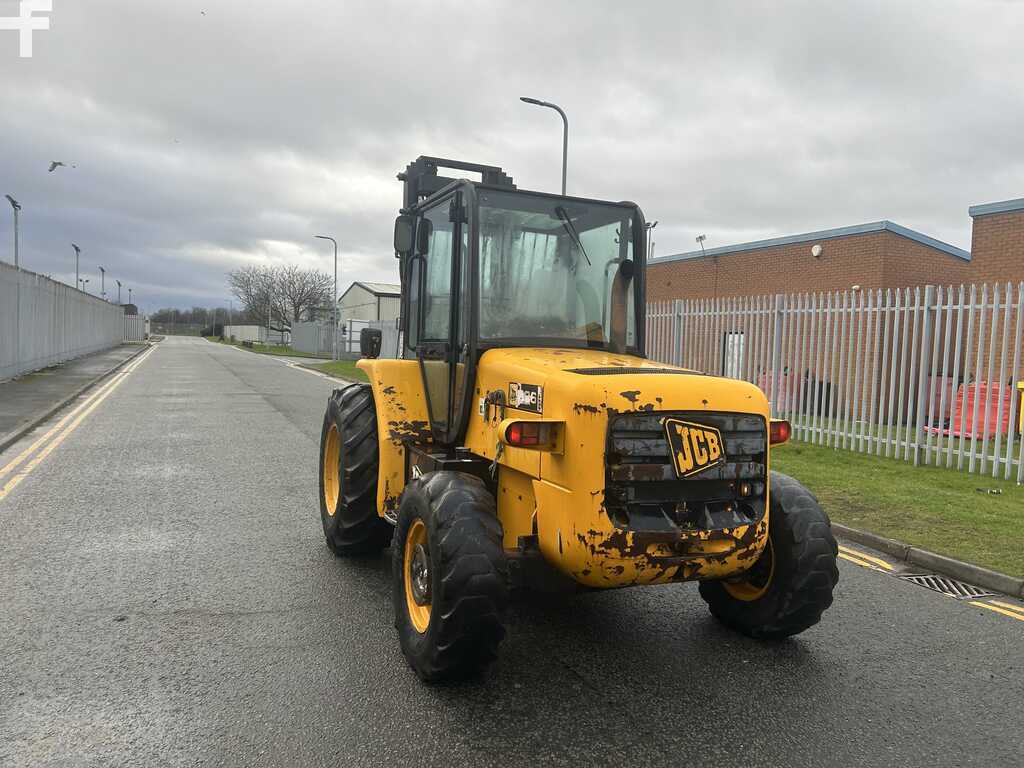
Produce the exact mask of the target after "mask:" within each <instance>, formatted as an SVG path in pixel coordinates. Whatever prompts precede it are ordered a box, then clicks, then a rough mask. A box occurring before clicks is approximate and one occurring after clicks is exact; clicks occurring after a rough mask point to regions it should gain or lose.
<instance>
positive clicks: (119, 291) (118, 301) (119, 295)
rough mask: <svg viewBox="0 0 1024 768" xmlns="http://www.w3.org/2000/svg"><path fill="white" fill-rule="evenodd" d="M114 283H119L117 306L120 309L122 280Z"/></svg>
mask: <svg viewBox="0 0 1024 768" xmlns="http://www.w3.org/2000/svg"><path fill="white" fill-rule="evenodd" d="M114 282H115V283H117V306H119V307H120V306H121V281H120V280H115V281H114Z"/></svg>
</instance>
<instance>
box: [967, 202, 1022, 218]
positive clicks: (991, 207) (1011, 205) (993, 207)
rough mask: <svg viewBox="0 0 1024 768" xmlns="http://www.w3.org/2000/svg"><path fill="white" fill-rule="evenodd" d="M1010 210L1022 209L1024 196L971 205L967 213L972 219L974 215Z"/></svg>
mask: <svg viewBox="0 0 1024 768" xmlns="http://www.w3.org/2000/svg"><path fill="white" fill-rule="evenodd" d="M1010 211H1024V197H1018V198H1017V199H1016V200H1003V201H1001V202H998V203H985V204H984V205H972V206H971V207H970V208H968V209H967V213H969V214H970V215H971V218H972V219H973V218H974V217H975V216H986V215H988V214H990V213H1008V212H1010Z"/></svg>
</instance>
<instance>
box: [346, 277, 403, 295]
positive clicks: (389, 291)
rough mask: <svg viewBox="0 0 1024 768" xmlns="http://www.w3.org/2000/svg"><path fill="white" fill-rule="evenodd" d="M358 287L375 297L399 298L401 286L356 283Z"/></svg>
mask: <svg viewBox="0 0 1024 768" xmlns="http://www.w3.org/2000/svg"><path fill="white" fill-rule="evenodd" d="M357 282H358V284H359V285H361V286H363V288H365V289H366V290H368V291H369V292H370V293H372V294H374V295H375V296H401V295H402V286H400V285H394V284H393V283H363V282H359V281H357Z"/></svg>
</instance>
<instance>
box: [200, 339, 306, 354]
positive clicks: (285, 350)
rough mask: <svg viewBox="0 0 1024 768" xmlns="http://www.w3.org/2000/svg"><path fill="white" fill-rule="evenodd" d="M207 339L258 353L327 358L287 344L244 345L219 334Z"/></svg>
mask: <svg viewBox="0 0 1024 768" xmlns="http://www.w3.org/2000/svg"><path fill="white" fill-rule="evenodd" d="M203 338H205V339H206V340H207V341H212V342H214V343H215V344H226V345H228V346H233V347H238V348H239V349H244V350H246V351H247V352H255V353H256V354H258V355H282V356H284V357H308V358H310V359H312V360H325V359H326V358H323V357H321V356H320V355H314V354H312V353H311V352H299V351H298V350H296V349H292V348H291V347H288V346H285V345H283V344H253V345H252V346H251V347H246V346H243V345H242V343H241V342H230V341H221V340H220V338H219V337H217V336H204V337H203Z"/></svg>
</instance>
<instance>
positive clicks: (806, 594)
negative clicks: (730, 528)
mask: <svg viewBox="0 0 1024 768" xmlns="http://www.w3.org/2000/svg"><path fill="white" fill-rule="evenodd" d="M770 482H771V493H770V509H769V514H770V516H769V521H768V536H769V543H770V548H769V547H766V548H765V553H764V554H763V555H762V556H761V558H760V559H759V560H758V562H757V563H756V564H755V565H754V567H753V568H751V570H750V571H749V572H748V576H749V578H750V581H749V582H747V583H748V585H750V589H751V590H752V591H751V592H750V593H748V595H747V597H748V599H739V598H738V597H736V596H735V595H734V594H732V593H730V592H729V591H728V588H727V586H726V584H725V583H724V582H722V581H702V582H701V583H700V595H701V597H703V598H704V600H705V602H707V604H708V607H709V608H710V609H711V613H712V614H713V615H714V616H715V618H717V619H718V620H719V621H721V622H722V623H723V624H725V625H726V626H729V627H731V628H733V629H735V630H737V631H739V632H741V633H743V634H744V635H749V636H750V637H756V638H763V639H781V638H784V637H789V636H791V635H796V634H799V633H800V632H803V631H804V630H805V629H807V628H809V627H812V626H814V625H815V624H817V623H818V621H820V620H821V614H822V613H823V612H824V611H825V610H826V609H827V608H828V607H829V606H830V605H832V590H833V589H834V588H835V586H836V584H837V583H838V581H839V569H838V568H837V567H836V557H837V556H838V552H839V549H838V547H837V546H836V540H835V538H834V537H833V536H832V527H831V524H830V523H829V519H828V516H827V515H826V514H825V512H824V511H823V510H822V509H821V507H820V506H819V504H818V500H817V499H816V498H815V497H814V495H813V494H812V493H811V492H810V491H809V490H807V489H806V488H804V486H802V485H801V484H800V483H798V482H797V481H796V480H794V479H793V478H792V477H789V476H788V475H783V474H780V473H779V472H772V473H771V478H770ZM766 558H769V560H766ZM771 558H774V562H772V561H771ZM759 569H760V574H761V578H760V580H758V578H757V577H756V576H755V575H754V574H755V573H756V572H758V570H759ZM733 589H734V591H736V588H735V587H734V588H733ZM759 590H763V594H762V595H760V596H759V597H756V598H754V599H750V595H751V594H757V592H758V591H759Z"/></svg>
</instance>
